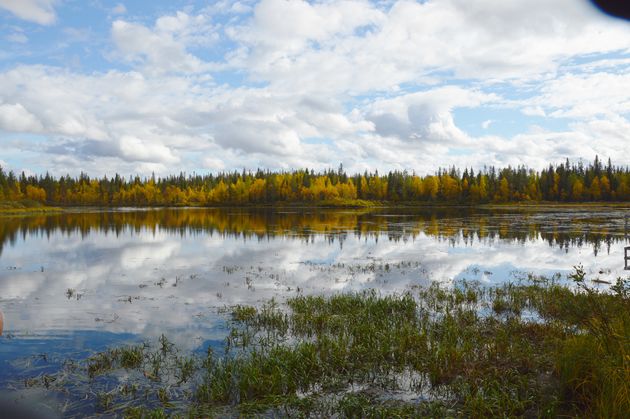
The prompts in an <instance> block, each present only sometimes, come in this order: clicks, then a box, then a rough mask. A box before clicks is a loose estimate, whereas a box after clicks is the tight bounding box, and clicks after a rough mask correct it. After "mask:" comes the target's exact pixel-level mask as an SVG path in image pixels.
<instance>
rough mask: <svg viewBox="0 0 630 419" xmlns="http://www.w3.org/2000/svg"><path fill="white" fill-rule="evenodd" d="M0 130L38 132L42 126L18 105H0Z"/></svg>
mask: <svg viewBox="0 0 630 419" xmlns="http://www.w3.org/2000/svg"><path fill="white" fill-rule="evenodd" d="M0 128H1V129H5V130H8V131H21V132H38V131H41V129H42V124H41V122H39V121H38V120H37V118H36V117H35V116H34V115H33V114H32V113H30V112H29V111H27V110H26V109H24V106H22V105H21V104H19V103H16V104H14V105H11V104H2V105H0Z"/></svg>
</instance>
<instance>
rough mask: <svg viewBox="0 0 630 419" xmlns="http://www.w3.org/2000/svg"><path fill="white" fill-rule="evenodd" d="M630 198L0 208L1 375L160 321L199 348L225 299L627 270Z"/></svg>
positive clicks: (18, 384) (9, 389) (220, 328)
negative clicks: (614, 202) (318, 206)
mask: <svg viewBox="0 0 630 419" xmlns="http://www.w3.org/2000/svg"><path fill="white" fill-rule="evenodd" d="M625 213H627V212H626V211H624V210H622V209H598V210H592V209H591V210H584V211H581V210H575V209H574V210H551V211H541V212H536V211H531V210H530V211H525V212H515V211H490V210H486V211H479V210H477V211H471V210H464V209H441V210H440V209H437V210H429V211H423V212H419V211H413V210H406V211H401V210H399V211H391V210H376V211H349V210H334V211H332V210H330V211H324V210H319V211H315V210H285V211H263V210H255V211H254V210H250V211H246V210H238V209H221V210H218V209H209V210H206V209H179V210H145V211H134V210H129V211H108V212H75V213H64V214H58V215H50V216H37V217H19V218H18V217H16V218H9V217H4V218H0V310H1V311H2V312H3V313H4V331H3V334H2V336H1V337H0V389H1V391H2V392H3V393H5V394H7V393H11V394H22V393H29V397H30V396H33V397H38V394H31V393H37V392H36V391H34V390H25V389H24V384H23V382H24V379H25V378H27V377H32V376H33V375H38V374H45V373H47V372H52V371H54V370H55V369H57V368H58V367H59V365H61V364H63V363H64V362H65V360H66V359H68V358H75V359H77V358H78V359H80V358H85V357H87V356H88V355H89V354H90V353H93V352H94V351H98V350H103V349H105V348H107V347H109V346H112V345H115V344H120V343H123V342H132V341H143V340H147V339H148V340H150V339H156V337H157V336H160V335H162V334H164V335H166V336H168V337H169V339H171V340H172V341H173V342H175V343H176V344H177V345H178V346H179V347H181V348H184V349H186V350H190V351H200V350H203V349H204V348H205V347H207V346H209V345H215V346H219V345H221V342H222V340H223V338H224V336H225V333H226V328H225V318H224V317H223V316H222V315H221V314H219V313H218V309H219V308H221V307H224V306H228V305H233V304H259V303H260V302H261V301H263V300H266V299H269V298H271V297H276V298H277V299H280V300H282V299H283V298H286V297H287V296H292V295H295V294H296V293H305V294H312V293H331V292H344V291H354V290H362V289H366V288H377V289H379V290H381V291H382V292H384V293H390V292H404V291H405V290H408V289H409V288H410V287H411V286H413V285H423V284H427V283H430V282H432V281H439V282H442V283H450V282H452V281H453V280H457V279H464V278H465V279H470V280H478V281H481V282H482V283H487V284H496V283H501V282H505V281H518V280H520V279H523V278H526V277H527V276H528V275H529V274H533V275H546V276H552V275H554V274H556V275H561V276H563V277H566V274H567V273H569V272H571V271H572V267H573V266H574V265H577V264H578V263H582V264H583V265H584V267H585V268H586V271H587V272H588V273H589V274H591V275H592V276H597V277H599V278H600V279H603V280H608V281H610V280H614V278H616V277H618V276H626V272H627V271H624V270H623V247H624V245H625V243H626V241H627V240H626V237H625V231H624V219H623V216H624V214H625ZM42 397H44V396H42ZM47 397H48V396H47Z"/></svg>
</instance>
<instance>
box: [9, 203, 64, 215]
mask: <svg viewBox="0 0 630 419" xmlns="http://www.w3.org/2000/svg"><path fill="white" fill-rule="evenodd" d="M59 211H62V209H61V208H58V207H49V206H46V205H44V204H42V203H40V202H37V201H32V200H30V199H23V200H20V201H3V202H0V215H21V214H32V213H48V212H59Z"/></svg>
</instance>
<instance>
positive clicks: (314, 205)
mask: <svg viewBox="0 0 630 419" xmlns="http://www.w3.org/2000/svg"><path fill="white" fill-rule="evenodd" d="M167 208H171V209H210V208H242V209H432V208H434V209H438V208H462V209H484V210H511V209H522V210H537V211H551V210H558V209H598V208H601V209H625V208H627V209H628V210H630V202H553V201H541V202H510V203H500V204H499V203H486V204H465V203H448V202H413V201H406V202H387V201H367V200H338V201H321V202H276V203H269V204H240V205H239V204H233V203H230V204H227V203H226V204H219V205H199V206H196V205H185V206H184V205H181V206H180V205H144V206H130V205H124V206H77V205H69V206H47V205H40V206H36V205H33V206H29V205H28V204H26V205H25V204H23V203H20V202H4V203H0V215H31V214H51V213H59V212H67V211H80V210H98V211H101V210H116V209H131V210H135V209H138V210H147V209H167Z"/></svg>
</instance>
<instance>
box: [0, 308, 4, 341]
mask: <svg viewBox="0 0 630 419" xmlns="http://www.w3.org/2000/svg"><path fill="white" fill-rule="evenodd" d="M3 329H4V317H3V316H2V310H0V336H2V330H3Z"/></svg>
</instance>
